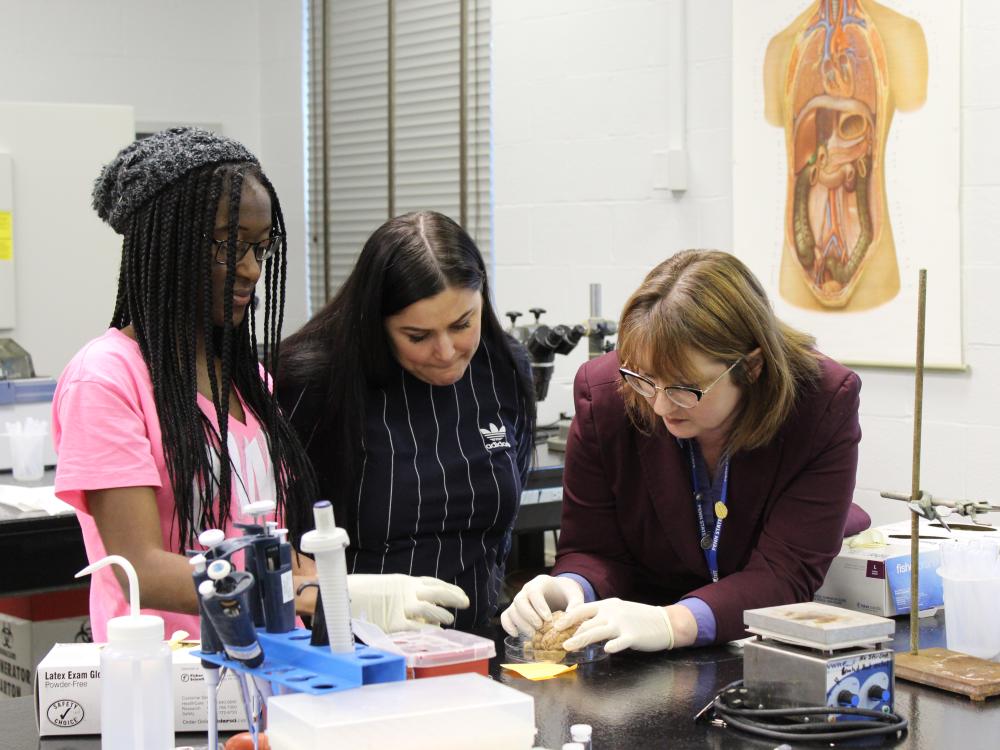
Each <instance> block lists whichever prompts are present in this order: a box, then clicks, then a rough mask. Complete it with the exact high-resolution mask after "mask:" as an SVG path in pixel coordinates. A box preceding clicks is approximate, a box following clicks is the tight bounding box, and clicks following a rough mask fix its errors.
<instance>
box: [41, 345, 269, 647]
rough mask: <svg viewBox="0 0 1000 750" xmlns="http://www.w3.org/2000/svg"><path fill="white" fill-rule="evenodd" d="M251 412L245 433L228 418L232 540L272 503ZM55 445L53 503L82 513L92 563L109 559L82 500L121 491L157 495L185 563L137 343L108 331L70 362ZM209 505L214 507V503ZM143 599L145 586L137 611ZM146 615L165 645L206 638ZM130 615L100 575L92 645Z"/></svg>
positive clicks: (170, 542) (194, 625)
mask: <svg viewBox="0 0 1000 750" xmlns="http://www.w3.org/2000/svg"><path fill="white" fill-rule="evenodd" d="M262 374H263V371H262ZM198 405H199V406H200V407H201V410H202V411H203V412H204V413H205V414H206V415H207V416H208V418H209V419H210V421H211V423H212V425H213V426H215V427H218V425H217V422H216V418H215V409H214V407H213V406H212V402H211V401H210V400H209V399H207V398H204V397H203V396H201V395H200V394H199V396H198ZM244 412H245V414H246V424H243V423H242V422H240V421H239V420H237V419H234V418H232V417H230V418H229V439H228V443H229V453H230V457H231V459H232V462H233V466H234V476H233V498H232V504H231V506H230V507H231V508H232V511H231V516H232V517H231V518H230V519H229V523H227V524H226V526H225V529H224V530H225V531H226V534H227V536H230V535H231V525H232V522H233V521H246V522H249V521H251V519H250V518H249V517H246V516H244V515H243V513H242V512H241V508H242V507H243V506H244V505H245V504H247V503H250V502H256V501H259V500H272V501H273V500H274V499H275V488H274V471H273V468H272V465H271V459H270V454H269V453H268V450H267V438H266V436H265V434H264V432H263V431H262V430H261V427H260V424H259V423H258V422H257V420H256V419H255V418H254V416H253V414H252V413H251V412H250V410H249V409H244ZM52 437H53V439H54V441H55V447H56V453H57V454H58V456H59V460H58V464H57V466H56V482H55V485H56V486H55V490H56V495H57V496H58V497H60V498H61V499H62V500H64V501H65V502H67V503H69V504H70V505H72V506H73V507H74V508H76V515H77V518H78V519H79V521H80V528H81V529H82V530H83V541H84V545H85V546H86V549H87V558H88V559H89V560H90V561H91V562H93V561H95V560H100V559H101V558H102V557H105V556H106V555H107V552H106V551H105V549H104V544H103V543H102V541H101V536H100V534H99V533H98V530H97V526H96V524H95V523H94V518H93V516H91V515H90V508H89V506H88V504H87V496H86V494H85V492H86V491H88V490H102V489H110V488H115V487H152V488H153V490H154V492H155V494H156V506H157V509H158V510H159V514H160V528H161V529H162V531H163V546H164V548H165V549H167V550H169V551H171V552H177V553H180V554H183V552H184V549H183V548H182V547H181V545H180V541H179V539H178V532H177V524H176V522H175V521H174V518H173V515H174V493H173V490H172V489H171V486H170V477H169V475H168V473H167V465H166V462H165V461H164V456H163V440H162V437H161V434H160V420H159V416H158V415H157V411H156V403H155V401H154V400H153V384H152V382H151V380H150V377H149V370H148V369H147V367H146V363H145V361H144V360H143V359H142V354H141V352H140V351H139V345H138V343H136V342H135V341H134V340H133V339H131V338H129V337H128V336H126V335H125V334H123V333H122V332H121V331H119V330H117V329H115V328H111V329H109V330H108V331H107V332H106V333H105V334H104V335H103V336H101V337H99V338H96V339H94V340H93V341H91V342H90V343H89V344H87V345H86V346H85V347H83V349H81V350H80V351H79V352H78V353H77V354H76V356H75V357H73V359H72V360H71V361H70V363H69V365H67V367H66V369H65V370H64V371H63V373H62V375H61V376H60V378H59V384H58V385H57V387H56V392H55V396H54V397H53V401H52ZM216 466H218V461H217V462H216ZM212 502H213V503H214V502H217V498H213V500H212ZM196 517H197V515H196ZM193 585H194V584H193V583H192V586H193ZM142 593H143V592H142V591H141V582H140V602H141V601H142V598H143V597H142ZM142 611H143V612H144V613H148V614H156V615H159V616H160V617H162V618H163V620H164V623H165V625H166V634H167V636H168V637H169V636H170V634H171V633H172V632H173V631H175V630H186V631H187V632H188V633H190V634H191V636H192V637H198V635H199V633H200V627H199V621H198V616H197V615H186V614H178V613H176V612H165V611H161V610H153V609H146V608H145V607H144V608H143V609H142ZM128 612H129V610H128V603H127V601H126V599H125V595H124V593H123V592H122V589H121V587H120V586H119V585H118V580H117V579H116V578H115V576H114V573H113V571H112V570H111V568H104V569H102V570H99V571H97V572H96V573H94V575H93V576H92V578H91V583H90V621H91V628H92V630H93V634H94V640H95V641H98V642H102V641H106V640H107V621H108V620H109V619H110V618H112V617H118V616H120V615H125V614H128Z"/></svg>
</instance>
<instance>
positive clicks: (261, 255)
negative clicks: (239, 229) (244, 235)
mask: <svg viewBox="0 0 1000 750" xmlns="http://www.w3.org/2000/svg"><path fill="white" fill-rule="evenodd" d="M206 239H208V240H209V241H210V242H211V243H212V244H213V245H214V246H215V262H216V263H218V264H219V265H220V266H224V265H226V262H227V261H226V259H227V258H228V257H229V245H230V243H232V244H233V246H234V247H235V253H234V256H235V262H236V263H239V262H240V261H241V260H243V257H244V256H245V255H246V254H247V253H248V252H250V250H251V249H252V250H253V257H254V258H256V259H257V262H258V263H263V262H264V261H265V260H267V259H268V258H273V257H274V254H275V253H276V252H278V247H279V246H280V245H281V241H282V240H283V239H285V235H283V234H272V235H271V236H270V237H268V238H267V239H266V240H261V241H260V242H246V241H245V240H233V241H230V240H217V239H214V238H212V237H206Z"/></svg>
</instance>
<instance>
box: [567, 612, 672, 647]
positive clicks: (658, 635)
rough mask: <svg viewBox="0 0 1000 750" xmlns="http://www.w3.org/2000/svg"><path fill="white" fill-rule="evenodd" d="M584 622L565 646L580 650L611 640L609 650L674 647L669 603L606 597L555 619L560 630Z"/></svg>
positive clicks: (608, 645)
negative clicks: (668, 612) (641, 601)
mask: <svg viewBox="0 0 1000 750" xmlns="http://www.w3.org/2000/svg"><path fill="white" fill-rule="evenodd" d="M577 623H580V627H578V628H577V630H576V633H574V634H573V637H572V638H567V639H566V642H565V643H563V648H565V649H566V650H567V651H577V650H579V649H581V648H583V647H584V646H589V645H590V644H591V643H596V642H597V641H603V640H606V639H607V640H608V642H607V644H606V645H605V646H604V650H605V651H606V652H607V653H609V654H614V653H617V652H619V651H624V650H625V649H627V648H634V649H635V650H636V651H663V650H665V649H671V648H673V647H674V628H673V626H672V625H671V624H670V616H669V615H668V614H667V609H666V607H653V606H650V605H649V604H639V603H637V602H626V601H623V600H621V599H602V600H600V601H597V602H590V603H589V604H581V605H579V606H577V607H574V608H573V609H571V610H569V611H567V612H566V614H564V615H563V616H562V617H560V618H559V619H558V620H556V622H554V623H552V627H553V628H555V629H556V630H565V629H566V628H570V627H573V626H574V625H576V624H577Z"/></svg>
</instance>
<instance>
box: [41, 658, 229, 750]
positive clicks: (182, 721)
mask: <svg viewBox="0 0 1000 750" xmlns="http://www.w3.org/2000/svg"><path fill="white" fill-rule="evenodd" d="M103 645H104V644H97V643H57V644H56V645H55V646H54V647H53V648H52V650H51V651H49V653H48V654H47V655H46V656H45V658H44V659H42V662H41V664H39V665H38V670H37V673H36V675H35V716H36V721H37V723H38V734H39V735H41V736H43V737H44V736H47V735H58V734H100V733H101V648H102V647H103ZM192 649H193V647H181V648H178V649H176V650H175V651H174V652H173V673H174V680H173V693H174V731H175V732H204V731H206V730H207V729H208V695H207V692H206V686H205V675H204V672H203V671H202V668H201V660H200V659H198V658H197V657H195V656H193V655H192V654H191V651H192ZM218 707H219V714H218V716H219V722H218V723H219V730H220V731H225V732H235V731H240V730H242V729H246V719H245V718H244V714H243V703H242V700H241V699H240V689H239V684H238V682H237V681H236V678H235V677H234V675H233V674H232V673H228V674H227V675H226V676H225V678H224V679H223V680H222V684H221V685H219V692H218Z"/></svg>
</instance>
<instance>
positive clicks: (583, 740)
mask: <svg viewBox="0 0 1000 750" xmlns="http://www.w3.org/2000/svg"><path fill="white" fill-rule="evenodd" d="M593 731H594V730H593V729H592V728H591V726H590V724H573V725H572V726H571V727H570V728H569V736H570V739H571V740H573V742H577V743H579V744H580V745H581V746H582V748H583V750H592V748H593V745H591V737H592V735H593Z"/></svg>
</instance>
